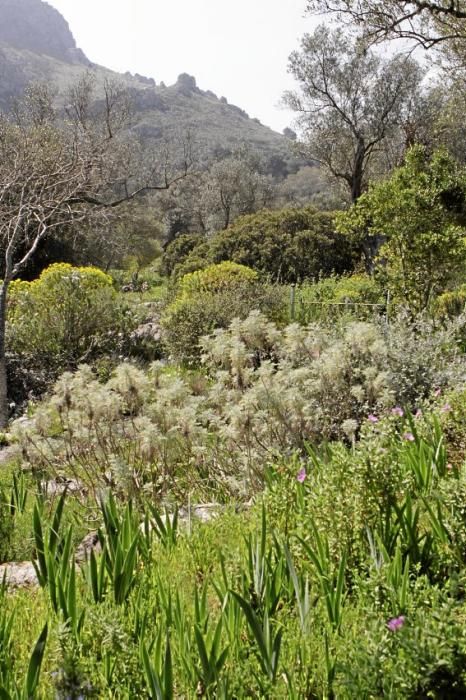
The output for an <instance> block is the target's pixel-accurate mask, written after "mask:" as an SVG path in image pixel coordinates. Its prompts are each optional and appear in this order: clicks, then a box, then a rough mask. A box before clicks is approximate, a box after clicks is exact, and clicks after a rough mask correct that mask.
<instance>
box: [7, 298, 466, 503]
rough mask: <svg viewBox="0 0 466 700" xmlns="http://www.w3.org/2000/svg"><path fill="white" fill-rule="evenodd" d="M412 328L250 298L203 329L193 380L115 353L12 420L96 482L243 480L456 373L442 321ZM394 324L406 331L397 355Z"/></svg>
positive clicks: (62, 469) (240, 487)
mask: <svg viewBox="0 0 466 700" xmlns="http://www.w3.org/2000/svg"><path fill="white" fill-rule="evenodd" d="M422 332H423V331H422V328H421V330H419V331H417V335H416V336H415V337H416V339H417V344H416V347H415V348H414V345H413V343H414V340H412V337H413V336H412V333H413V331H412V330H406V329H405V328H404V327H403V322H402V321H401V320H400V321H397V322H395V323H394V324H393V326H390V327H389V328H388V329H387V328H386V327H384V326H383V325H377V324H370V323H361V322H353V323H350V324H348V325H346V326H344V327H342V328H334V329H331V330H329V329H326V328H322V327H320V326H318V325H310V326H308V327H302V326H299V325H297V324H292V325H290V326H288V327H287V328H284V329H279V328H277V326H276V325H275V324H274V323H272V322H270V321H268V320H267V318H266V317H265V316H263V315H262V314H261V313H260V312H253V313H251V314H250V315H249V317H248V318H246V319H245V320H234V321H233V322H232V323H231V325H230V327H229V328H228V329H218V330H217V331H216V332H215V333H214V334H213V335H211V336H209V337H205V338H204V339H203V341H202V345H203V365H204V371H205V373H206V377H207V381H205V382H204V383H201V384H200V385H199V386H197V387H194V386H193V385H192V384H191V383H190V381H189V375H188V376H187V375H185V374H184V375H182V374H180V373H178V372H176V370H174V369H169V370H167V369H166V368H164V367H162V365H161V364H160V363H153V364H152V365H151V366H150V368H149V369H148V370H147V371H143V370H141V369H138V368H136V367H134V366H132V365H131V364H129V363H126V364H123V365H120V366H119V367H118V368H117V369H116V371H115V372H114V374H113V376H112V377H111V379H110V380H109V381H108V382H107V383H106V384H101V383H99V382H98V381H96V379H95V378H94V375H93V373H92V370H91V369H90V368H89V367H85V366H84V367H81V368H80V369H79V371H78V372H77V373H75V374H71V373H66V374H65V375H63V377H62V378H61V379H60V381H59V382H58V383H57V385H56V387H55V391H54V394H53V395H52V397H51V398H50V400H48V401H47V402H45V403H43V404H42V405H41V406H40V407H39V408H38V410H37V412H36V414H35V421H34V425H33V426H32V427H30V428H26V429H24V428H21V427H18V428H16V434H17V437H18V441H19V444H20V446H21V447H22V450H23V455H24V456H25V458H26V459H28V460H29V461H30V463H31V464H32V466H34V467H37V468H39V467H40V468H41V469H46V470H47V469H48V470H49V471H50V472H51V473H53V474H56V473H59V474H66V475H73V476H75V477H76V478H79V479H81V480H82V481H84V482H85V483H86V485H87V486H88V488H90V489H93V490H94V491H97V490H98V489H99V488H102V487H107V488H108V487H110V488H112V489H114V490H115V491H116V492H120V493H121V494H122V495H127V494H128V493H138V492H139V491H140V490H141V489H142V490H143V491H148V492H150V494H151V495H152V496H153V497H154V498H157V497H162V496H164V495H165V494H167V493H173V492H175V491H177V490H178V491H183V490H186V489H190V490H192V489H194V490H196V489H202V488H203V487H204V486H205V485H206V484H207V485H209V488H210V486H211V485H216V487H217V488H219V487H220V486H221V487H222V488H225V489H226V490H231V489H235V491H241V492H244V488H245V485H246V488H250V487H251V483H254V484H255V483H260V480H261V476H262V474H263V469H264V465H265V464H266V463H267V462H268V461H270V460H271V459H275V458H276V456H277V455H278V454H289V453H293V452H300V451H303V450H305V449H306V444H307V443H312V444H318V443H320V442H322V441H324V440H327V441H328V440H344V441H353V440H355V439H357V437H358V433H359V430H360V427H361V425H362V424H364V423H365V422H366V421H367V419H368V418H369V419H370V417H372V416H374V415H378V416H383V415H384V413H389V410H390V408H391V407H393V406H395V405H397V404H398V405H399V404H405V405H406V406H407V407H412V408H414V404H413V401H416V400H417V397H418V396H420V395H425V394H426V393H428V391H429V390H431V389H434V388H436V386H437V383H438V382H440V379H441V378H442V382H443V384H446V383H447V381H448V378H449V377H450V379H451V378H455V377H456V380H455V381H459V376H460V374H461V371H462V372H463V377H465V376H466V372H465V371H464V368H465V358H464V356H463V357H461V356H460V355H458V354H455V353H456V351H455V350H454V334H451V335H448V333H450V331H449V330H448V329H446V330H445V329H443V330H442V329H438V331H436V332H435V333H433V331H432V328H431V327H430V326H429V336H428V338H427V339H426V338H423V337H422ZM410 334H411V335H410ZM402 338H408V339H410V338H411V340H410V343H411V345H407V348H408V349H409V352H407V353H406V355H405V354H404V353H403V349H402V348H400V347H399V344H400V342H401V339H402ZM414 350H416V352H415V351H414ZM445 358H451V360H452V363H453V365H454V370H453V369H448V368H445V367H443V365H444V362H445ZM424 365H425V370H423V371H421V370H422V368H423V367H424ZM449 373H450V374H449Z"/></svg>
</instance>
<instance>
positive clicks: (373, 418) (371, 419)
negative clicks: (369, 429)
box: [367, 413, 379, 423]
mask: <svg viewBox="0 0 466 700" xmlns="http://www.w3.org/2000/svg"><path fill="white" fill-rule="evenodd" d="M367 420H368V421H369V422H370V423H378V422H379V419H378V418H377V416H374V414H373V413H369V415H368V416H367Z"/></svg>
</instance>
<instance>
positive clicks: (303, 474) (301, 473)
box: [296, 467, 307, 484]
mask: <svg viewBox="0 0 466 700" xmlns="http://www.w3.org/2000/svg"><path fill="white" fill-rule="evenodd" d="M306 476H307V474H306V470H305V469H304V467H302V468H301V469H300V470H299V472H298V473H297V475H296V481H299V483H300V484H302V483H303V482H304V481H305V479H306Z"/></svg>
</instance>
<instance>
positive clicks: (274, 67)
mask: <svg viewBox="0 0 466 700" xmlns="http://www.w3.org/2000/svg"><path fill="white" fill-rule="evenodd" d="M48 2H49V4H50V5H52V6H53V7H55V8H56V9H57V10H59V11H60V12H61V14H62V15H63V16H64V17H65V19H66V20H67V21H68V23H69V25H70V29H71V31H72V32H73V35H74V37H75V39H76V43H77V45H78V46H79V48H81V49H82V50H83V51H84V53H85V54H86V55H87V57H88V58H89V59H90V60H91V61H93V62H94V63H98V64H100V65H103V66H106V67H107V68H111V69H113V70H116V71H118V72H122V73H124V72H125V71H128V70H129V71H130V72H131V73H140V74H141V75H145V76H147V77H149V78H154V79H155V80H156V82H157V83H159V82H161V81H163V82H165V83H166V84H167V85H171V84H173V83H174V82H175V81H176V79H177V77H178V75H179V74H180V73H189V74H190V75H194V76H195V78H196V81H197V85H198V87H200V88H201V89H202V90H212V91H213V92H215V93H216V94H217V95H218V96H219V97H221V96H225V97H226V98H227V99H228V101H229V102H230V103H232V104H236V105H238V106H239V107H241V108H242V109H245V110H246V112H248V114H249V116H251V117H257V118H258V119H260V120H261V122H262V123H263V124H266V125H267V126H270V127H272V128H273V129H275V130H277V131H282V130H283V128H284V127H286V126H292V122H293V118H294V115H293V113H292V112H290V111H289V110H287V109H285V108H284V107H282V106H280V104H279V103H280V99H281V96H282V94H283V92H284V91H285V90H289V89H293V88H294V87H296V86H295V83H294V81H293V78H292V77H291V76H290V75H289V74H288V72H287V63H288V56H289V54H290V53H291V51H293V50H294V49H297V48H299V41H300V37H301V36H302V35H303V34H304V33H305V32H309V31H312V29H313V27H314V26H315V25H316V23H317V20H316V18H311V17H305V16H304V7H305V4H306V3H305V0H79V1H77V0H48Z"/></svg>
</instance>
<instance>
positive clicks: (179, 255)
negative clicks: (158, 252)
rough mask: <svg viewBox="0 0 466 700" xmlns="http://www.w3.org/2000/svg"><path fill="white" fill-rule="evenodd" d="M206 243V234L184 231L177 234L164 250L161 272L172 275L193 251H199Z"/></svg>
mask: <svg viewBox="0 0 466 700" xmlns="http://www.w3.org/2000/svg"><path fill="white" fill-rule="evenodd" d="M204 243H205V238H204V236H201V235H199V234H198V233H183V234H181V235H180V236H177V237H176V238H175V239H174V240H173V241H172V242H171V243H170V244H169V245H167V247H166V248H165V250H164V253H163V255H162V260H161V264H160V269H161V272H162V273H163V274H165V275H172V274H173V272H174V271H175V270H176V269H177V268H178V267H179V266H180V265H182V264H183V263H184V261H185V260H186V258H187V257H188V256H189V255H190V254H192V253H193V251H196V253H197V250H198V248H199V247H200V246H202V245H203V244H204ZM201 267H202V266H201ZM194 269H197V268H194Z"/></svg>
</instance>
